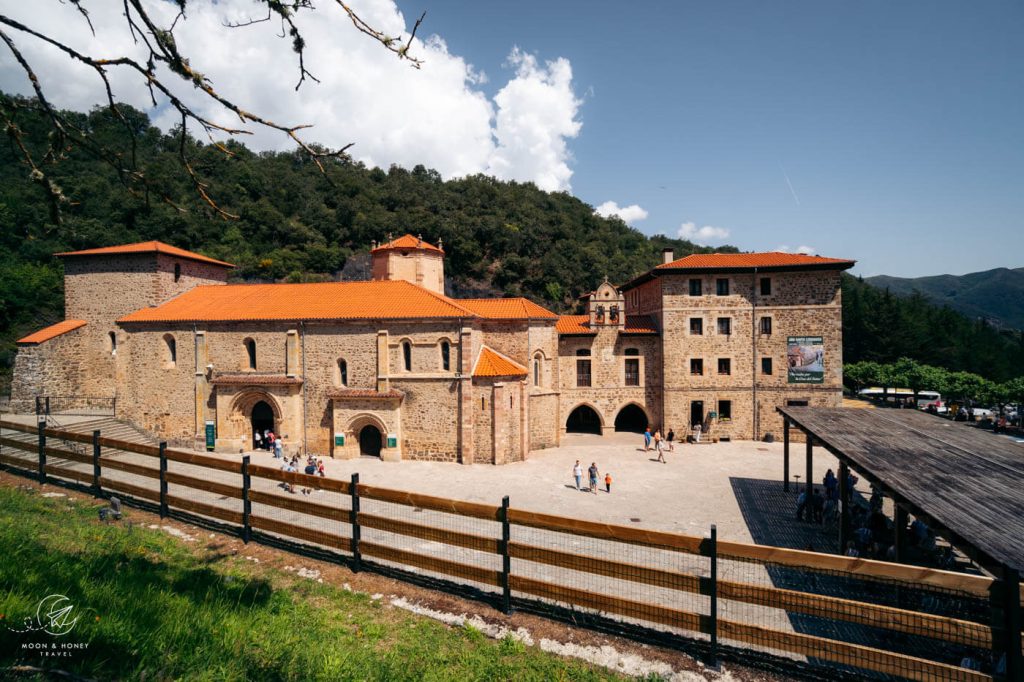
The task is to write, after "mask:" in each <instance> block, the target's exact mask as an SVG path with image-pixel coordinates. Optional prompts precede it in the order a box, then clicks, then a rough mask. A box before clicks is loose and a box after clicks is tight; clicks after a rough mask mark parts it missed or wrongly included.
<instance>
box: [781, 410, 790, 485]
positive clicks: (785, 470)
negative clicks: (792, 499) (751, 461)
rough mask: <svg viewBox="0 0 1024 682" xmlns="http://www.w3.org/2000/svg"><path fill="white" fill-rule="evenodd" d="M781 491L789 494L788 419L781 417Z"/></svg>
mask: <svg viewBox="0 0 1024 682" xmlns="http://www.w3.org/2000/svg"><path fill="white" fill-rule="evenodd" d="M782 490H783V491H785V492H787V493H788V492H789V417H786V416H783V417H782Z"/></svg>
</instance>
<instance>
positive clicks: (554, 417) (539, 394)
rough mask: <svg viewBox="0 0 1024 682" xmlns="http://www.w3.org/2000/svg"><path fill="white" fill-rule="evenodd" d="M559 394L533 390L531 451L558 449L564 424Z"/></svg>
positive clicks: (530, 407)
mask: <svg viewBox="0 0 1024 682" xmlns="http://www.w3.org/2000/svg"><path fill="white" fill-rule="evenodd" d="M558 395H559V394H558V393H557V392H555V391H550V390H543V389H541V390H537V389H531V390H530V392H529V394H528V396H529V407H528V410H529V417H530V424H529V437H530V442H529V449H530V450H543V449H545V448H554V447H558V443H559V440H560V439H559V434H560V433H561V427H562V426H563V424H562V422H563V421H565V420H564V419H560V418H559V415H560V413H559V404H558Z"/></svg>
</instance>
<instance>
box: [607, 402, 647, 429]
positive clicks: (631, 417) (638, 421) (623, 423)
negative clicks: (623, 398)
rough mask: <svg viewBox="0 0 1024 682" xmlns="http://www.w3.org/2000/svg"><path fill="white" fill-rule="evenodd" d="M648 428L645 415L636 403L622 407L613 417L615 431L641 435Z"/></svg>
mask: <svg viewBox="0 0 1024 682" xmlns="http://www.w3.org/2000/svg"><path fill="white" fill-rule="evenodd" d="M648 426H650V422H649V421H648V419H647V413H646V412H644V410H643V408H642V407H640V406H639V405H637V404H636V403H629V404H628V405H624V406H623V408H622V409H621V410H619V413H618V414H617V415H616V416H615V430H616V431H626V432H629V433H643V432H644V430H645V429H646V428H647V427H648Z"/></svg>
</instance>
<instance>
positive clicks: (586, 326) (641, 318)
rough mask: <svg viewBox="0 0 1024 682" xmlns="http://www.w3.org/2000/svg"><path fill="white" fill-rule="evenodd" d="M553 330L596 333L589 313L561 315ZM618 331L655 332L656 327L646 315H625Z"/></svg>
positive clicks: (560, 332)
mask: <svg viewBox="0 0 1024 682" xmlns="http://www.w3.org/2000/svg"><path fill="white" fill-rule="evenodd" d="M555 331H557V332H558V333H559V334H563V335H567V336H573V335H582V334H588V335H589V334H596V333H597V331H596V330H595V329H593V328H591V326H590V316H589V315H561V316H559V318H558V323H557V324H555ZM620 331H621V333H623V334H657V333H658V327H657V326H656V325H655V324H654V320H653V319H652V318H651V317H649V316H648V315H626V323H625V324H624V325H623V327H622V329H621V330H620Z"/></svg>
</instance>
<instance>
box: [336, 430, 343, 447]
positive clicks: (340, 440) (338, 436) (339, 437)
mask: <svg viewBox="0 0 1024 682" xmlns="http://www.w3.org/2000/svg"><path fill="white" fill-rule="evenodd" d="M344 446H345V434H344V433H336V434H334V447H336V448H340V447H344Z"/></svg>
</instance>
